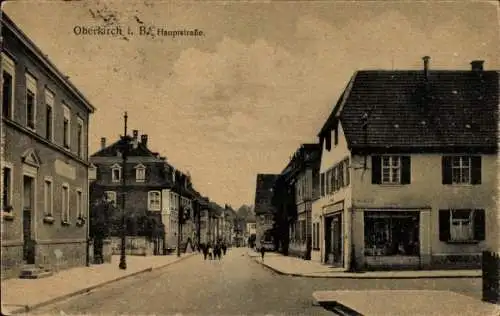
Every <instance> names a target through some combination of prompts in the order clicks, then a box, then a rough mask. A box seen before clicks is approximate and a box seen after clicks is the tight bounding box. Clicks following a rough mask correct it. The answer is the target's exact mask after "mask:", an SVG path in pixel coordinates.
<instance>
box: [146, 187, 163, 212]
mask: <svg viewBox="0 0 500 316" xmlns="http://www.w3.org/2000/svg"><path fill="white" fill-rule="evenodd" d="M148 210H150V211H160V210H161V193H160V191H149V192H148Z"/></svg>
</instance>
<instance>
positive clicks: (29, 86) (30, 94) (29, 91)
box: [26, 74, 37, 130]
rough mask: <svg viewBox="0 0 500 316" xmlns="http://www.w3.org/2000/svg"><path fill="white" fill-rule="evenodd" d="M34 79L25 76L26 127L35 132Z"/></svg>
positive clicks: (35, 90) (35, 85)
mask: <svg viewBox="0 0 500 316" xmlns="http://www.w3.org/2000/svg"><path fill="white" fill-rule="evenodd" d="M36 87H37V82H36V79H35V78H33V77H32V76H31V75H29V74H26V126H27V127H28V128H30V129H32V130H35V125H36V124H35V118H36V92H37V88H36Z"/></svg>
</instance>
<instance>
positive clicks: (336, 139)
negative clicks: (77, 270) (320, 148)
mask: <svg viewBox="0 0 500 316" xmlns="http://www.w3.org/2000/svg"><path fill="white" fill-rule="evenodd" d="M334 132H335V134H334V137H335V138H334V141H335V146H336V145H338V143H339V128H338V127H337V128H335V130H334Z"/></svg>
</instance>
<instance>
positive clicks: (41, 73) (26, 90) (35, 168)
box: [1, 13, 94, 277]
mask: <svg viewBox="0 0 500 316" xmlns="http://www.w3.org/2000/svg"><path fill="white" fill-rule="evenodd" d="M1 30H2V38H3V46H2V53H1V66H2V67H1V69H2V79H3V81H2V86H3V88H2V131H1V133H2V157H1V159H2V196H1V207H2V235H1V240H2V246H1V247H2V277H10V276H15V275H16V274H18V273H19V272H20V270H21V269H23V267H24V266H25V265H40V264H42V265H46V266H52V267H56V266H57V268H58V269H64V268H69V267H74V266H83V265H85V264H86V263H88V262H87V261H88V252H87V249H88V248H87V236H88V220H87V219H88V166H89V162H88V157H87V151H88V122H89V117H90V114H91V113H93V112H94V107H93V106H92V105H91V104H90V102H89V101H88V100H87V99H86V98H85V97H84V96H83V95H82V93H81V92H80V91H78V89H77V88H76V87H75V86H74V85H73V84H72V83H71V82H70V81H69V79H68V77H67V76H65V75H63V74H62V73H61V72H60V71H59V70H58V69H57V68H56V67H55V66H54V65H53V64H52V63H51V62H50V61H49V60H48V58H47V56H46V55H45V54H44V53H43V52H42V51H40V49H39V48H38V47H36V45H35V44H34V43H33V42H32V41H31V40H30V39H29V38H28V37H27V36H26V35H25V34H24V33H23V32H22V31H21V30H20V29H19V28H18V27H17V26H16V25H15V24H14V22H13V21H12V20H11V19H10V18H9V17H8V16H7V15H6V14H5V13H2V29H1Z"/></svg>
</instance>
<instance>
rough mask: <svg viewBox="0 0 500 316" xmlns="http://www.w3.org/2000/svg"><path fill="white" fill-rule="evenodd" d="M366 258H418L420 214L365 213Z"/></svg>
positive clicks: (393, 212) (395, 212) (394, 212)
mask: <svg viewBox="0 0 500 316" xmlns="http://www.w3.org/2000/svg"><path fill="white" fill-rule="evenodd" d="M365 255H366V256H398V255H400V256H418V255H419V213H418V212H397V211H367V212H365Z"/></svg>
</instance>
